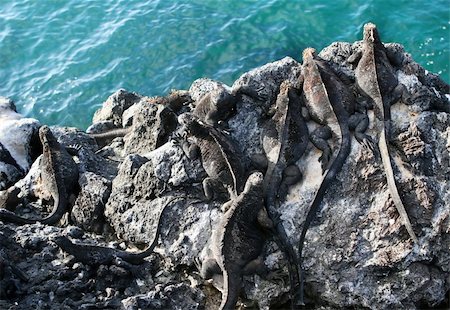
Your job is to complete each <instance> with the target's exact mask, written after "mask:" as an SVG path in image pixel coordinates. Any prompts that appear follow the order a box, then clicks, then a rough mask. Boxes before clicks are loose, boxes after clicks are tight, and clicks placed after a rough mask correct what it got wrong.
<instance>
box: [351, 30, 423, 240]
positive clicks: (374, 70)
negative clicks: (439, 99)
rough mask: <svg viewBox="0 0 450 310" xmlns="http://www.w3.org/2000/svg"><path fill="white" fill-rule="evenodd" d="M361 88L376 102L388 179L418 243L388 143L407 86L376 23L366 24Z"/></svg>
mask: <svg viewBox="0 0 450 310" xmlns="http://www.w3.org/2000/svg"><path fill="white" fill-rule="evenodd" d="M355 78H356V83H357V85H358V87H359V88H360V89H361V91H362V92H364V93H365V94H366V95H367V96H368V97H369V98H371V99H372V100H373V102H374V113H375V125H374V128H375V130H376V132H377V134H378V136H379V138H378V147H379V150H380V154H381V160H382V162H383V167H384V170H385V173H386V180H387V184H388V188H389V193H390V194H391V197H392V200H393V201H394V204H395V207H396V208H397V211H398V213H399V214H400V217H401V219H402V221H403V224H404V225H405V227H406V230H407V231H408V233H409V235H410V236H411V238H412V240H413V241H414V242H416V243H417V242H418V239H417V237H416V234H415V233H414V230H413V228H412V226H411V222H410V221H409V218H408V214H407V213H406V210H405V207H404V205H403V203H402V201H401V198H400V195H399V192H398V189H397V186H396V184H395V178H394V171H393V169H392V164H391V160H390V155H389V148H388V144H387V142H388V141H389V137H390V134H391V104H392V103H395V102H396V101H398V99H400V97H401V96H402V95H404V94H405V88H404V87H403V85H401V84H399V83H398V80H397V76H396V74H395V70H394V69H393V68H392V65H391V64H390V62H389V59H388V57H387V55H386V50H385V48H384V45H383V43H382V42H381V39H380V36H379V34H378V30H377V27H376V26H375V25H374V24H372V23H367V24H365V25H364V34H363V45H362V53H361V59H360V60H359V62H358V65H357V66H356V69H355Z"/></svg>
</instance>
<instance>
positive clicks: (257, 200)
mask: <svg viewBox="0 0 450 310" xmlns="http://www.w3.org/2000/svg"><path fill="white" fill-rule="evenodd" d="M228 204H229V208H228V211H226V212H225V214H224V215H223V216H222V218H221V220H220V222H219V224H218V225H217V227H216V228H215V229H214V231H213V233H212V236H211V244H210V254H211V256H212V257H207V258H206V259H205V260H204V261H203V262H202V266H201V271H200V274H201V276H202V277H203V278H205V279H212V277H213V275H215V274H222V275H223V290H222V302H221V304H220V309H229V310H230V309H234V307H235V305H236V302H237V300H238V297H239V292H240V289H241V286H242V276H243V275H247V274H253V273H260V274H264V273H265V272H266V271H267V270H266V268H265V266H264V263H263V261H262V259H261V258H260V255H261V252H262V249H263V246H264V241H265V238H264V229H272V227H273V224H272V221H271V220H270V219H269V218H268V216H267V213H266V210H265V208H264V196H263V175H262V173H260V172H255V173H253V174H251V175H250V176H249V177H248V179H247V182H246V183H245V188H244V191H243V192H242V193H241V194H240V195H239V196H237V197H236V198H234V199H232V200H231V202H229V203H228Z"/></svg>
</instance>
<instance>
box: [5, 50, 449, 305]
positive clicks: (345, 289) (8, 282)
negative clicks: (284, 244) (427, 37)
mask: <svg viewBox="0 0 450 310" xmlns="http://www.w3.org/2000/svg"><path fill="white" fill-rule="evenodd" d="M361 48H362V47H361V42H355V43H353V44H350V43H342V42H337V43H333V44H332V45H330V46H328V47H326V48H324V49H323V50H322V51H321V52H320V53H319V56H320V57H321V58H322V59H324V60H325V61H327V63H328V64H329V65H330V66H332V67H333V69H334V70H335V72H336V73H337V75H338V76H339V77H340V79H341V80H342V81H345V83H346V84H347V85H348V87H349V88H352V89H354V84H355V66H354V65H353V64H352V63H351V62H350V61H349V58H350V57H351V55H353V54H355V53H356V52H358V51H359V50H361ZM385 48H386V50H387V52H388V53H389V54H391V55H393V56H394V58H395V59H396V62H395V63H394V68H395V70H396V76H397V78H398V81H399V83H400V84H403V85H404V87H405V88H406V89H407V91H408V93H409V95H410V96H409V99H408V102H404V101H402V100H400V101H398V102H396V103H395V104H393V105H392V107H391V119H392V121H391V123H392V128H391V136H392V139H391V141H390V143H389V147H390V152H391V156H392V159H391V160H392V163H393V166H394V173H395V181H396V184H397V187H398V190H399V193H400V196H401V198H402V201H403V203H404V205H405V207H406V211H407V214H408V216H409V219H410V221H411V223H412V226H413V229H414V231H415V233H416V235H417V237H418V239H419V240H418V242H417V243H414V241H413V240H411V238H410V237H409V235H408V232H407V231H406V229H405V226H404V223H403V221H402V218H401V217H400V216H399V214H398V212H397V210H396V208H395V206H394V203H393V201H392V198H391V196H390V193H389V190H388V187H387V184H386V177H385V171H384V169H383V164H382V161H381V158H380V156H379V154H377V152H374V151H373V150H371V149H370V148H368V147H364V146H363V145H361V144H359V143H357V142H356V140H355V139H352V144H351V151H350V155H349V156H348V158H347V159H346V161H345V164H344V166H343V168H342V170H341V171H340V172H339V173H338V175H337V177H336V179H335V180H334V181H333V182H332V184H331V186H330V188H329V189H328V191H327V192H326V194H325V196H324V199H323V202H322V204H321V207H320V210H319V212H318V214H317V215H316V217H315V219H314V220H313V222H312V225H311V227H310V228H309V230H308V232H307V235H306V243H305V249H304V251H303V256H304V259H303V268H304V276H305V302H306V307H307V308H319V307H322V308H324V309H333V308H344V307H354V308H358V309H360V308H373V309H392V308H405V309H414V308H417V309H419V308H433V307H445V306H448V302H449V301H448V294H449V288H450V283H449V276H450V269H449V266H450V246H449V245H450V203H449V201H450V182H449V180H450V95H449V93H450V91H449V85H448V84H446V83H445V82H443V81H442V80H441V79H440V78H439V76H437V75H435V74H433V73H430V72H427V71H426V70H424V69H423V68H422V67H421V66H420V65H419V64H417V63H416V62H414V60H413V59H412V58H411V56H410V55H409V54H408V53H407V52H405V51H404V50H403V48H402V46H401V45H399V44H385ZM302 73H303V68H302V65H301V63H299V62H298V61H296V60H294V59H292V58H290V57H286V58H283V59H281V60H279V61H276V62H273V63H269V64H267V65H264V66H262V67H259V68H256V69H254V70H251V71H249V72H247V73H244V74H243V75H242V76H241V77H240V78H239V79H237V80H236V81H235V82H234V83H233V85H232V86H231V87H230V86H227V85H224V84H222V83H220V82H217V81H212V80H209V79H199V80H196V81H194V82H193V83H192V85H191V87H190V89H189V90H188V91H174V92H173V93H172V94H169V95H167V96H166V97H146V96H142V95H140V94H136V93H131V92H128V91H126V90H119V91H117V92H116V93H114V94H112V95H111V96H110V97H109V98H108V99H107V100H106V101H105V103H104V104H103V107H102V108H101V109H100V110H98V111H97V112H96V113H95V115H94V118H93V123H92V126H91V127H90V128H88V130H87V132H88V133H90V134H87V133H85V132H83V131H81V130H79V129H76V128H64V127H58V126H53V127H51V130H52V132H53V134H54V135H55V136H56V137H57V139H58V141H59V143H60V144H61V145H63V146H70V145H78V147H77V148H78V149H79V150H78V153H77V154H76V155H75V156H74V159H75V161H76V163H77V164H78V167H79V178H78V184H79V188H72V189H70V191H71V193H72V195H71V200H70V203H69V204H70V211H69V212H68V213H67V214H66V216H65V217H63V219H62V220H61V221H60V223H59V224H58V225H56V226H47V225H43V224H40V223H36V224H28V225H22V226H16V225H14V224H10V223H7V222H6V221H5V222H3V223H0V243H1V250H0V266H1V268H2V269H1V273H0V304H2V306H3V307H4V308H11V309H24V308H37V309H65V308H72V309H75V308H77V309H97V308H108V309H109V308H113V309H215V308H217V307H218V305H219V304H220V300H221V293H220V290H219V289H220V285H217V282H215V281H205V280H204V279H202V278H201V277H200V275H199V271H198V261H199V260H200V261H201V260H202V259H203V258H204V257H205V256H206V255H207V245H208V244H209V242H210V241H209V240H210V238H211V234H212V232H213V231H214V230H215V229H216V227H217V226H218V223H219V222H220V220H221V218H222V217H223V214H224V213H223V210H222V208H221V206H222V204H223V203H224V202H225V201H226V200H227V199H228V196H227V195H228V194H227V193H226V191H224V192H223V193H218V194H217V197H214V198H213V199H210V200H208V199H206V198H205V196H204V192H203V187H202V182H203V180H204V179H205V177H206V176H207V175H208V173H207V172H205V170H207V169H206V168H205V167H204V165H203V164H204V163H202V160H201V157H198V158H191V157H189V156H187V152H186V150H185V148H184V142H183V141H184V139H185V137H184V133H183V132H182V129H183V128H182V127H183V126H181V125H180V123H179V121H178V120H179V116H180V115H181V114H184V113H190V112H192V111H196V107H197V106H199V105H200V102H202V100H203V101H204V98H209V99H208V102H209V103H212V104H217V103H218V102H222V101H221V100H222V99H221V98H223V96H224V94H225V95H226V96H232V97H233V98H234V99H233V100H234V103H235V106H234V107H233V109H232V110H233V111H232V113H231V115H230V116H228V115H227V116H225V114H223V115H221V116H224V119H223V120H221V121H220V122H219V124H218V125H217V126H218V128H220V130H221V131H223V132H225V133H226V136H227V137H228V138H229V139H230V141H233V142H232V143H234V145H235V146H236V148H237V149H238V151H239V153H240V154H241V155H240V156H241V157H240V160H241V161H242V163H243V166H244V167H245V169H246V173H247V174H248V173H249V172H250V171H251V170H255V169H256V170H257V169H260V170H262V172H265V168H264V165H261V164H259V163H257V162H255V160H254V159H255V158H258V157H264V150H263V145H262V142H261V141H262V139H263V137H262V135H263V124H264V122H265V121H266V120H267V118H268V117H269V116H270V115H272V114H273V110H274V107H275V104H276V102H277V97H278V96H279V93H280V85H281V84H282V83H283V82H284V81H289V84H290V85H291V87H292V88H293V89H296V90H298V93H299V94H300V96H302V94H301V89H302V86H301V83H302ZM355 92H356V93H357V90H356V91H355ZM356 95H358V94H356ZM357 97H358V96H357ZM364 99H365V98H362V99H361V101H364ZM197 110H198V108H197ZM268 115H269V116H268ZM367 116H368V118H369V128H368V130H367V132H366V133H367V134H368V135H370V136H372V137H375V136H376V135H377V133H376V131H375V128H374V126H373V123H374V118H375V116H374V113H373V110H372V109H371V108H370V107H369V108H368V109H367ZM298 117H300V115H299V116H298ZM0 118H1V125H0V127H1V128H0V129H1V135H0V142H1V144H0V147H1V149H0V160H1V162H0V171H1V172H0V173H1V179H0V188H1V189H3V191H2V192H1V196H0V197H1V198H2V200H1V199H0V202H2V201H5V199H6V198H7V196H8V195H10V193H11V191H9V192H8V191H7V190H6V189H7V188H10V187H11V186H12V185H14V184H15V187H16V188H19V189H20V193H19V194H18V195H17V196H18V197H19V198H20V201H21V203H19V205H18V206H17V208H16V209H15V210H14V212H15V213H16V214H20V215H22V216H24V217H32V216H35V215H36V214H41V213H45V212H48V209H50V208H51V207H50V206H49V203H50V204H51V201H50V202H49V201H48V200H49V196H48V193H45V191H43V190H42V187H45V185H42V184H41V181H40V177H39V175H40V165H39V162H40V157H38V156H39V154H40V153H39V152H40V150H39V147H36V144H38V143H35V142H36V139H37V138H36V132H37V130H38V128H39V126H40V124H39V122H38V121H37V120H32V119H25V118H22V117H21V116H20V115H19V114H18V113H17V111H16V109H15V107H14V104H13V103H12V101H10V100H8V99H6V98H3V99H2V100H1V101H0ZM306 119H307V125H308V128H309V132H312V131H313V130H314V129H315V128H316V127H317V124H315V122H314V121H313V120H312V119H308V118H306ZM222 126H223V129H222ZM123 127H129V128H130V130H129V131H127V133H126V134H125V135H124V136H123V137H122V135H118V137H116V138H114V136H112V137H111V138H113V139H110V140H108V141H106V143H104V144H105V146H104V147H101V148H100V147H99V145H98V144H99V143H98V139H97V141H96V139H95V136H94V135H92V133H96V132H102V131H104V130H110V129H114V128H123ZM13 142H14V143H13ZM330 143H331V144H332V148H333V149H336V148H337V147H336V145H335V144H336V143H338V142H330ZM333 143H334V144H333ZM320 156H321V152H320V151H319V150H318V149H317V148H315V147H314V145H313V143H308V146H307V148H306V150H305V152H304V154H303V156H302V157H301V158H300V159H299V160H298V161H297V162H296V166H297V167H298V170H299V171H300V173H301V178H300V179H299V180H298V181H297V182H295V184H293V185H291V186H290V187H289V188H288V191H287V193H286V195H284V196H286V197H281V196H280V198H279V203H278V212H279V214H280V217H279V220H280V221H281V222H282V224H283V226H284V228H285V229H286V233H287V236H288V239H289V241H290V243H291V244H292V245H293V246H294V250H295V251H298V242H299V236H300V233H301V230H302V227H303V225H304V221H305V217H306V214H307V212H308V210H309V207H310V204H311V202H312V200H313V198H314V195H315V192H316V191H317V189H318V188H319V186H320V184H321V182H322V179H323V173H322V168H321V163H320V160H319V158H320ZM36 157H37V159H36ZM173 196H180V197H184V199H180V200H178V201H176V202H174V203H173V204H171V205H170V206H169V207H168V208H167V209H166V210H164V213H163V215H162V217H161V236H160V239H159V243H158V245H157V247H156V249H155V253H154V254H152V255H150V256H149V257H148V258H147V259H146V260H145V262H144V263H143V264H140V265H137V266H136V265H128V264H125V263H123V262H122V263H120V262H119V263H117V262H116V263H111V264H100V265H91V264H89V263H83V262H80V261H78V260H77V257H76V255H75V256H74V255H69V254H68V253H67V252H65V251H63V250H61V249H60V247H59V246H58V245H56V243H55V242H54V239H55V237H56V236H59V235H66V236H69V237H70V238H71V240H73V241H74V242H75V243H80V244H93V245H102V246H108V247H113V248H119V249H124V250H125V249H127V250H128V251H133V248H136V247H137V248H141V249H142V248H143V247H145V245H146V244H148V243H149V242H151V241H152V240H153V238H154V235H155V232H156V230H157V226H158V218H159V215H160V213H161V212H162V209H163V207H164V205H165V203H166V202H167V200H168V198H169V197H173ZM222 196H223V197H225V198H223V197H222ZM193 198H196V199H193ZM243 225H245V223H243ZM134 250H137V249H134ZM262 257H263V259H264V263H265V265H266V267H267V268H268V269H269V271H271V272H278V274H279V277H278V278H276V280H274V279H270V278H265V277H261V276H259V275H248V276H245V277H244V282H243V285H242V290H241V294H240V300H239V303H238V304H240V305H245V306H247V307H259V308H262V309H268V308H271V307H273V308H288V307H289V305H290V300H289V298H290V294H289V281H288V267H287V265H288V263H287V260H286V256H285V255H284V254H283V251H281V250H280V247H279V246H278V245H277V243H276V242H275V241H274V239H273V238H271V237H270V235H269V236H268V238H267V242H266V246H265V247H264V250H263V253H262ZM211 282H212V283H211ZM214 285H215V286H216V287H218V288H219V289H217V288H216V287H215V286H214Z"/></svg>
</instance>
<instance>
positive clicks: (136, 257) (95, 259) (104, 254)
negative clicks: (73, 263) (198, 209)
mask: <svg viewBox="0 0 450 310" xmlns="http://www.w3.org/2000/svg"><path fill="white" fill-rule="evenodd" d="M186 198H187V197H186V196H183V197H172V198H171V199H169V200H168V201H167V202H166V203H165V204H164V206H163V208H162V210H161V212H160V214H159V217H158V220H157V224H156V231H155V235H154V237H153V241H152V242H151V243H150V245H149V246H148V247H147V248H146V249H145V250H143V251H141V252H136V253H132V252H127V251H123V250H118V249H114V248H108V247H102V246H96V245H86V244H78V243H73V242H72V241H71V240H70V239H69V238H68V237H67V236H64V235H61V236H57V237H55V238H54V239H53V240H52V241H53V242H55V243H56V244H57V245H58V246H59V247H60V248H61V249H62V250H63V251H65V252H67V253H69V254H70V255H73V256H74V257H75V259H76V260H77V261H79V262H82V263H84V264H87V265H95V266H97V265H108V264H111V263H113V262H114V261H115V260H116V259H121V260H123V261H125V262H127V263H129V264H133V265H139V264H142V263H143V262H144V259H145V258H146V257H148V256H150V255H151V254H152V253H153V250H154V249H155V247H156V246H157V245H158V239H159V236H160V233H161V227H162V218H163V215H164V214H165V210H166V208H167V207H168V206H170V205H171V204H172V203H173V202H174V201H176V200H180V199H186ZM199 201H200V200H198V202H199ZM192 203H193V202H192Z"/></svg>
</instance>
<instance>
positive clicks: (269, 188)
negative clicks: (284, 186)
mask: <svg viewBox="0 0 450 310" xmlns="http://www.w3.org/2000/svg"><path fill="white" fill-rule="evenodd" d="M269 169H270V170H269ZM269 171H270V173H271V174H269ZM266 175H269V176H270V177H269V178H268V180H269V181H268V182H267V184H266V190H265V191H266V193H267V195H266V199H265V200H266V210H267V213H268V214H269V217H270V219H271V220H272V221H273V222H275V224H276V226H275V229H276V235H275V242H276V244H277V245H278V247H279V248H280V250H281V251H282V252H283V253H284V255H285V256H286V259H287V261H288V266H287V267H288V274H289V287H290V294H291V309H294V306H295V303H296V295H297V294H296V292H295V291H294V289H295V288H296V287H297V284H298V280H299V279H300V270H299V268H298V265H297V262H298V258H297V255H296V253H295V251H294V248H293V246H292V244H291V243H290V242H289V238H288V236H287V234H286V230H285V229H284V226H283V222H282V221H281V220H280V219H277V217H278V214H277V211H276V207H275V205H276V204H277V203H279V200H277V192H275V191H273V189H274V188H279V184H280V183H281V169H280V168H279V167H277V165H273V166H272V167H269V168H268V169H267V172H266Z"/></svg>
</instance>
